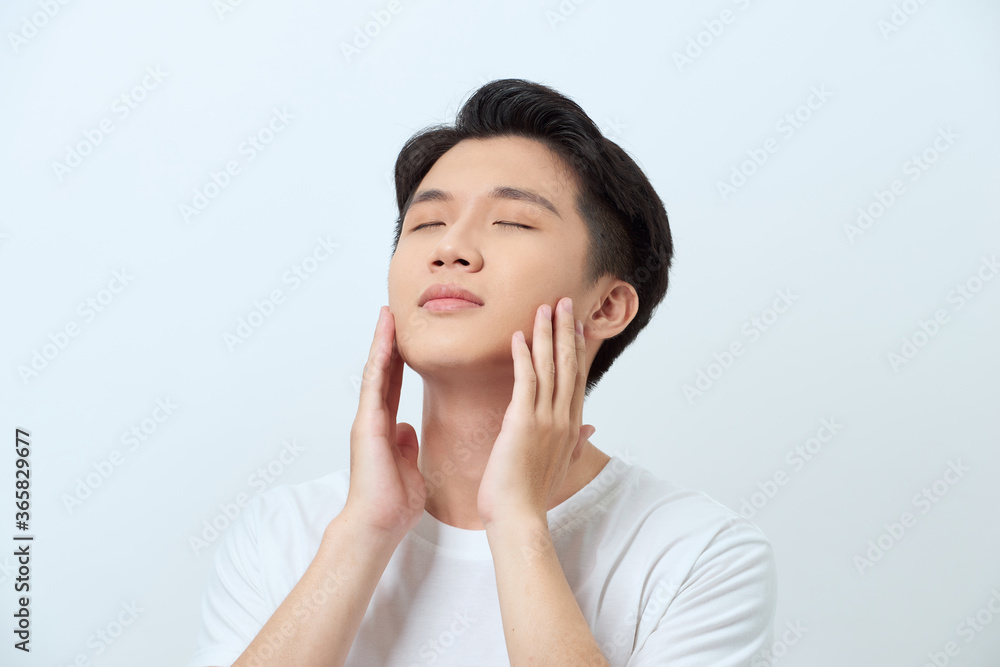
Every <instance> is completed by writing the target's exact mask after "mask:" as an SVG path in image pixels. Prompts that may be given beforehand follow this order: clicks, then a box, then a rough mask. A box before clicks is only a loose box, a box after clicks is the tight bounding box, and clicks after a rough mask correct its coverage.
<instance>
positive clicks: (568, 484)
mask: <svg viewBox="0 0 1000 667" xmlns="http://www.w3.org/2000/svg"><path fill="white" fill-rule="evenodd" d="M498 185H504V186H511V187H516V188H520V189H525V190H531V191H533V192H536V193H538V194H540V195H542V196H544V197H545V198H546V199H548V200H549V201H550V202H552V204H554V206H555V208H556V210H557V211H558V213H559V215H558V216H557V215H556V214H554V213H552V212H550V211H548V210H547V209H545V208H542V207H539V206H536V205H533V204H530V203H528V202H524V201H516V200H506V199H491V198H489V197H487V193H488V192H489V191H490V190H491V189H492V188H493V187H495V186H498ZM432 188H434V189H441V190H444V191H446V192H448V193H451V195H452V196H453V199H452V200H451V201H447V202H442V201H428V202H421V203H418V204H416V205H413V206H411V208H410V209H409V210H408V211H407V212H406V216H405V218H404V222H403V228H402V233H401V235H400V239H399V243H398V244H397V247H396V252H395V254H394V255H393V257H392V259H391V261H390V265H389V275H388V287H389V290H388V292H389V306H388V310H389V311H390V312H391V319H392V323H391V324H390V325H387V326H391V327H392V328H393V329H394V341H395V342H394V345H395V349H396V350H397V351H398V355H399V357H400V358H401V360H402V361H403V362H405V363H406V364H407V365H408V366H410V367H411V368H412V369H413V370H414V371H415V372H416V373H417V374H418V375H420V377H421V378H422V380H423V389H424V398H423V419H422V425H421V426H422V431H421V435H420V438H419V453H418V456H417V458H416V464H417V467H418V468H419V471H420V473H421V476H422V477H423V480H424V481H425V483H426V486H425V489H426V498H425V503H424V507H423V509H426V510H427V511H428V512H429V513H430V514H431V515H433V516H434V517H435V518H436V519H438V520H440V521H442V522H444V523H447V524H449V525H452V526H457V527H459V528H465V529H470V530H482V529H484V528H485V525H486V524H485V522H484V517H483V516H482V515H483V514H484V513H485V514H487V515H488V516H487V517H486V518H487V519H490V520H492V519H495V518H498V517H496V516H493V514H494V513H495V512H496V511H498V508H497V506H496V505H497V503H498V502H500V499H501V498H503V499H504V502H505V503H506V505H505V506H504V511H506V510H508V509H509V510H510V511H511V512H512V513H513V512H514V511H520V510H523V511H524V512H525V513H535V514H537V513H538V512H541V515H542V516H544V512H545V511H546V510H548V509H551V508H553V507H555V506H556V505H558V504H559V503H561V502H563V501H564V500H566V499H567V498H569V497H570V496H572V495H573V494H574V493H576V492H577V491H579V490H580V489H581V488H583V487H584V486H585V485H586V484H587V483H588V482H590V481H591V480H592V479H593V478H594V477H595V476H596V475H597V473H598V472H600V470H601V469H602V468H603V467H604V465H605V464H606V463H607V462H608V460H609V457H608V455H607V454H605V453H604V452H602V451H601V450H599V449H598V448H597V447H595V446H594V445H593V444H591V443H590V442H589V440H587V438H588V437H589V435H590V434H591V433H592V432H593V430H594V429H593V427H591V426H589V425H588V426H587V427H584V428H583V429H582V432H581V420H582V402H583V398H582V393H583V392H582V389H580V390H579V395H578V396H576V397H575V399H574V396H573V393H574V388H575V387H577V386H582V384H579V385H578V381H579V378H577V377H570V373H573V374H574V375H576V374H579V375H582V378H583V380H584V382H585V379H586V372H587V370H588V369H589V367H590V364H591V363H592V361H593V358H594V356H595V355H596V354H597V350H598V348H599V346H600V343H601V341H602V340H604V339H607V338H610V337H612V336H614V335H616V334H618V333H619V332H621V331H622V330H623V329H625V327H626V326H628V324H629V322H631V320H632V318H633V317H634V316H635V313H636V311H637V308H638V296H637V294H636V292H635V289H634V288H633V287H632V286H631V285H629V284H628V283H626V282H625V281H622V280H619V279H616V278H613V277H611V276H604V277H603V278H601V279H600V280H598V281H597V283H596V284H594V285H585V284H583V275H582V274H583V267H584V261H585V257H586V244H587V238H588V236H587V234H588V232H587V227H586V224H585V223H584V221H583V219H582V218H581V217H580V215H579V214H578V213H577V211H576V206H575V201H576V196H577V192H578V190H577V184H576V181H575V178H574V177H573V174H572V172H571V171H569V169H568V168H567V167H566V165H565V164H564V163H563V162H562V160H561V159H560V158H559V157H558V156H557V155H556V154H555V153H553V152H552V151H550V150H549V149H548V148H547V147H546V146H544V145H543V144H542V143H540V142H537V141H535V140H531V139H526V138H523V137H500V138H490V139H473V140H465V141H462V142H459V143H458V144H457V145H456V146H454V147H453V148H452V149H451V150H449V151H448V152H447V153H445V154H444V155H443V156H442V157H441V158H439V159H438V160H437V162H436V163H435V164H434V166H433V167H432V168H431V170H430V171H429V172H428V173H427V175H426V176H425V177H424V178H423V180H422V181H421V183H420V185H419V186H418V188H417V192H418V193H419V192H421V191H424V190H428V189H432ZM497 221H504V222H513V223H519V224H523V225H528V226H530V227H532V228H533V229H521V228H514V227H504V226H501V225H496V224H494V223H495V222H497ZM423 223H437V224H432V225H429V226H425V227H422V228H420V229H415V227H417V226H418V225H421V224H423ZM435 283H457V284H459V285H461V286H462V287H464V288H465V289H468V290H469V291H471V292H473V293H474V294H476V295H477V296H478V297H479V298H480V300H481V301H483V305H482V306H480V307H478V308H472V309H466V310H462V311H457V312H446V313H443V312H429V311H427V310H426V309H424V308H421V307H420V306H418V303H419V297H420V295H421V294H422V293H423V291H424V290H425V289H426V288H427V287H428V286H430V285H432V284H435ZM564 297H568V298H569V299H571V300H572V311H573V312H572V316H570V315H569V314H568V313H567V314H566V319H565V322H562V321H561V320H560V319H559V318H560V317H561V314H560V311H557V310H556V306H557V304H558V303H559V301H560V299H562V298H564ZM544 305H548V307H549V308H550V309H551V311H550V313H551V314H550V316H549V319H548V320H547V321H546V318H545V316H544V314H543V306H544ZM577 319H579V320H581V321H582V323H583V329H584V332H583V337H582V340H581V347H582V353H581V356H580V358H579V363H578V364H577V365H576V367H575V368H573V369H569V368H567V369H566V370H565V371H564V372H563V376H564V380H568V384H567V385H566V386H568V387H569V389H568V390H566V389H564V390H563V391H564V392H567V391H568V393H567V394H566V396H565V397H562V398H563V400H561V401H560V402H559V404H558V410H553V407H555V406H554V405H553V399H552V396H553V394H554V393H556V392H555V389H556V386H557V384H558V383H557V381H555V378H553V379H552V380H549V379H548V376H551V367H552V360H553V359H556V360H558V357H559V350H558V344H559V340H560V339H559V336H558V335H553V333H552V332H553V331H558V330H559V327H560V326H561V325H564V326H563V329H562V330H563V331H564V332H565V333H567V335H568V337H569V339H568V340H567V341H566V343H565V345H566V346H567V348H566V349H567V350H568V353H567V354H568V355H569V356H571V357H572V358H573V359H576V352H575V346H576V342H575V340H574V336H573V323H574V322H575V321H576V320H577ZM518 331H520V332H523V335H524V337H525V341H524V342H523V343H520V342H519V341H518V339H516V338H515V337H514V334H515V332H518ZM539 336H541V341H542V344H543V345H544V346H545V349H544V350H537V351H535V350H533V347H534V341H535V340H536V338H538V337H539ZM554 350H555V352H553V351H554ZM541 352H544V353H545V354H544V355H543V354H539V353H541ZM519 353H522V354H526V355H527V357H524V356H521V357H520V359H521V364H522V365H521V368H522V375H523V376H524V377H523V379H522V382H526V383H534V382H535V379H536V378H543V379H544V381H545V382H550V383H551V386H548V392H549V393H548V396H546V400H547V401H548V403H547V405H546V406H543V407H544V410H543V411H547V414H548V415H549V416H550V417H552V419H551V420H552V421H555V422H556V425H557V426H560V427H561V430H562V432H560V433H555V434H553V433H545V434H543V435H544V436H545V437H544V442H520V444H518V443H517V442H514V441H523V440H526V439H529V438H531V437H532V433H531V432H529V431H530V430H531V429H535V428H537V423H538V422H537V415H534V416H533V415H530V414H528V413H529V412H533V411H532V407H533V402H532V403H528V402H527V401H526V399H525V400H523V401H522V403H521V410H520V411H516V412H515V411H512V410H510V408H511V407H512V397H514V396H515V395H516V392H515V380H516V379H517V378H516V377H515V376H516V368H518V363H517V359H518V358H519V356H518V355H519ZM525 359H527V360H528V362H529V363H528V365H527V366H524V365H523V364H524V361H525ZM528 369H533V370H534V371H535V373H531V372H530V370H528ZM546 370H548V371H549V372H548V374H546V373H544V372H543V371H546ZM556 375H558V371H557V373H556ZM529 376H534V377H529ZM539 388H542V387H541V383H539ZM525 391H526V390H522V392H521V393H522V395H524V392H525ZM505 415H506V416H507V417H506V418H505ZM505 424H506V425H507V426H506V427H505V428H506V429H507V430H508V431H510V430H511V429H512V428H513V429H515V430H516V431H517V432H518V435H517V436H516V437H512V436H510V435H507V436H505V438H502V439H501V443H504V442H508V443H510V442H514V444H508V445H507V446H506V447H504V448H503V451H504V452H505V453H504V455H503V456H502V457H501V458H500V459H499V460H498V459H497V457H494V458H493V462H492V463H491V453H492V452H493V450H494V445H495V443H497V440H498V437H499V436H500V434H501V430H502V426H504V425H505ZM404 428H408V429H412V427H410V426H409V425H405V426H404ZM570 430H572V431H573V432H572V433H569V431H570ZM534 435H536V436H537V435H538V433H537V432H536V433H534ZM581 436H582V437H581ZM416 440H417V439H416V437H415V433H414V434H413V437H412V441H416ZM414 446H416V445H415V443H414ZM532 448H547V450H549V451H546V452H545V453H543V454H542V455H541V456H533V455H532V453H531V449H532ZM488 464H489V472H490V473H491V474H490V475H489V476H488V477H487V478H486V480H485V481H486V482H487V485H486V488H484V489H482V491H483V493H480V491H481V483H482V482H483V481H484V480H483V477H484V473H485V472H487V468H488ZM518 471H519V472H520V475H519V477H520V478H521V479H522V480H527V483H526V484H518V483H517V482H516V481H515V480H516V478H517V477H518V474H517V473H518ZM504 493H513V494H516V495H515V496H514V497H511V496H509V495H508V496H504V495H501V494H504ZM411 504H412V503H411Z"/></svg>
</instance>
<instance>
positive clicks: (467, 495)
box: [417, 377, 610, 530]
mask: <svg viewBox="0 0 1000 667" xmlns="http://www.w3.org/2000/svg"><path fill="white" fill-rule="evenodd" d="M494 380H495V381H494ZM513 386H514V383H513V378H512V377H509V378H507V380H506V381H504V380H503V379H502V378H488V377H479V378H476V379H474V380H473V381H468V379H466V381H462V382H445V381H437V380H435V379H429V378H427V377H425V378H424V400H423V419H422V424H421V435H420V453H419V455H418V458H417V466H418V468H419V469H420V472H421V473H422V474H423V476H424V480H425V481H426V484H427V501H426V503H425V505H424V509H425V510H426V511H427V512H429V513H430V514H431V515H432V516H433V517H434V518H435V519H437V520H439V521H441V522H443V523H446V524H448V525H451V526H455V527H457V528H464V529H467V530H483V523H482V521H481V519H480V518H479V512H478V510H477V509H476V505H477V502H476V498H477V496H478V494H479V482H480V480H481V479H482V477H483V471H484V470H485V469H486V463H487V462H488V461H489V457H490V452H491V451H492V450H493V443H494V442H495V441H496V439H497V435H499V433H500V427H501V424H502V423H503V417H504V414H505V413H506V411H507V406H508V405H509V404H510V397H511V393H512V392H513ZM609 460H610V457H608V456H607V454H605V453H604V452H602V451H600V450H599V449H597V448H596V447H594V446H593V445H592V444H591V443H590V442H589V441H588V442H586V443H584V445H583V451H582V453H581V455H580V457H579V458H578V459H577V460H576V461H574V462H573V463H571V464H570V467H569V469H568V470H567V473H566V479H565V480H564V482H563V484H562V485H561V486H560V488H559V490H558V491H557V492H556V494H555V495H554V496H553V498H552V500H551V504H550V506H549V507H548V509H552V508H553V507H555V506H556V505H558V504H560V503H562V502H563V501H565V500H566V499H567V498H569V497H570V496H572V495H573V494H574V493H576V492H577V491H579V490H580V489H581V488H583V487H584V486H586V484H587V483H588V482H590V480H592V479H593V478H594V477H595V476H596V475H597V473H598V472H600V470H601V469H602V468H603V467H604V464H606V463H607V462H608V461H609Z"/></svg>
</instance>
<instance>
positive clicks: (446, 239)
mask: <svg viewBox="0 0 1000 667" xmlns="http://www.w3.org/2000/svg"><path fill="white" fill-rule="evenodd" d="M469 222H470V221H468V220H466V221H461V220H460V221H458V222H456V223H454V224H452V225H450V226H449V227H448V228H447V229H446V230H445V233H444V234H442V236H441V238H440V239H439V240H438V242H437V244H436V245H435V246H434V249H433V250H432V251H431V264H432V265H434V266H451V265H454V264H456V263H458V264H461V265H462V266H468V267H470V268H473V269H478V268H479V267H480V266H481V265H482V259H483V258H482V254H481V253H480V252H479V242H478V237H477V232H476V231H475V229H474V226H473V225H472V224H469Z"/></svg>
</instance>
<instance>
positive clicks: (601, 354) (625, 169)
mask: <svg viewBox="0 0 1000 667" xmlns="http://www.w3.org/2000/svg"><path fill="white" fill-rule="evenodd" d="M506 136H519V137H525V138H529V139H535V140H537V141H539V142H541V143H542V144H544V145H545V146H547V147H548V148H549V149H550V150H552V151H553V152H555V153H556V154H557V155H559V156H560V157H561V158H562V159H563V160H564V161H565V162H566V164H567V165H568V166H569V167H570V168H571V171H572V173H573V174H574V175H575V176H576V181H577V183H576V184H577V187H578V188H579V192H578V195H577V200H576V206H577V210H578V212H579V214H580V217H581V218H582V219H583V220H584V222H585V223H586V225H587V229H588V232H589V239H588V243H587V264H586V267H585V274H584V276H585V277H584V280H585V282H586V284H588V285H593V284H594V283H596V282H597V280H599V279H600V278H601V277H602V276H605V275H611V276H614V277H615V278H619V279H621V280H624V281H626V282H627V283H629V284H630V285H632V286H633V287H634V288H635V291H636V293H637V294H638V296H639V308H638V312H637V313H636V315H635V317H634V318H633V319H632V321H631V322H630V323H629V325H628V326H627V327H625V329H624V330H622V331H621V332H620V333H618V334H617V335H616V336H613V337H612V338H608V339H606V340H604V341H602V343H601V346H600V348H599V349H598V351H597V355H596V356H595V357H594V361H593V363H592V364H591V367H590V371H589V373H588V375H587V389H586V394H588V395H589V394H590V391H591V389H593V387H595V386H596V385H597V382H598V381H599V380H600V379H601V376H603V375H604V373H605V372H606V371H607V370H608V369H609V368H610V367H611V364H612V363H614V361H615V359H617V358H618V355H620V354H621V353H622V352H623V351H624V350H625V348H626V347H628V346H629V345H630V344H631V343H632V341H633V340H635V338H636V336H638V335H639V332H640V331H642V329H643V328H645V326H646V325H647V324H649V320H650V319H651V318H652V316H653V313H654V312H655V310H656V307H657V306H658V305H659V304H660V302H661V301H662V300H663V297H664V296H665V295H666V293H667V274H668V272H669V270H670V264H671V260H672V258H673V242H672V240H671V237H670V225H669V223H668V221H667V211H666V208H665V207H664V205H663V202H662V201H661V200H660V198H659V196H658V195H657V194H656V191H655V190H654V189H653V186H652V184H651V183H650V182H649V179H648V178H646V175H645V174H644V173H643V172H642V170H641V169H640V168H639V166H638V165H637V164H636V163H635V161H634V160H633V159H632V158H631V157H629V155H628V154H627V153H626V152H625V151H624V150H622V148H621V147H620V146H618V144H616V143H614V142H613V141H611V140H610V139H608V138H606V137H604V136H603V135H602V134H601V131H600V129H598V127H597V125H596V124H595V123H594V121H593V120H591V119H590V117H589V116H588V115H587V114H586V113H585V112H584V111H583V109H582V108H580V106H579V105H578V104H577V103H576V102H574V101H573V100H571V99H569V98H567V97H566V96H564V95H562V94H560V93H559V92H557V91H555V90H554V89H552V88H550V87H548V86H545V85H543V84H540V83H535V82H532V81H526V80H524V79H497V80H495V81H490V82H489V83H487V84H485V85H483V86H482V87H481V88H479V89H478V90H476V91H475V92H474V93H473V94H472V96H471V97H470V98H469V99H468V100H467V101H466V102H465V104H464V105H463V106H462V108H461V109H460V110H459V111H458V113H457V114H456V117H455V123H454V124H453V125H448V124H437V125H432V126H429V127H426V128H424V129H423V130H420V131H418V132H417V133H416V134H414V135H413V136H412V137H410V138H409V139H408V140H407V142H406V143H405V144H404V145H403V148H402V149H401V150H400V152H399V156H398V158H397V159H396V168H395V185H396V204H397V206H398V208H399V218H398V219H397V220H396V232H395V239H394V240H393V242H392V254H395V253H396V246H397V245H398V243H399V237H400V234H401V232H402V228H403V218H404V216H405V214H406V211H407V209H408V208H409V206H410V202H411V200H412V199H413V195H414V193H415V192H416V189H417V187H418V186H419V185H420V181H421V180H423V178H424V176H426V175H427V172H429V171H430V169H431V167H432V166H433V165H434V163H435V162H437V160H438V158H440V157H441V156H442V155H444V154H445V153H446V152H447V151H448V150H449V149H451V148H452V147H453V146H455V144H457V143H458V142H460V141H462V140H463V139H488V138H493V137H506Z"/></svg>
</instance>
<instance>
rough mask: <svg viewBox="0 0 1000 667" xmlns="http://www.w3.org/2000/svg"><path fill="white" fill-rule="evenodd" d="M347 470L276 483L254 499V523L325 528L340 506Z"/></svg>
mask: <svg viewBox="0 0 1000 667" xmlns="http://www.w3.org/2000/svg"><path fill="white" fill-rule="evenodd" d="M349 476H350V470H349V469H346V468H345V469H342V470H337V471H335V472H331V473H328V474H326V475H323V476H322V477H317V478H315V479H310V480H306V481H304V482H299V483H297V484H279V485H277V486H275V487H272V488H270V489H268V490H266V491H263V492H261V493H260V494H258V496H257V497H256V498H254V501H253V506H254V514H255V515H256V516H255V519H256V521H257V523H258V524H259V525H261V526H267V527H268V528H269V529H270V530H272V531H273V530H280V529H281V528H283V527H285V528H292V529H299V530H300V529H302V528H304V527H317V526H319V527H323V528H325V527H326V525H327V524H329V523H330V521H332V520H333V518H334V517H336V516H337V514H339V513H340V511H341V510H342V509H343V508H344V503H345V502H346V501H347V489H348V482H349Z"/></svg>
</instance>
